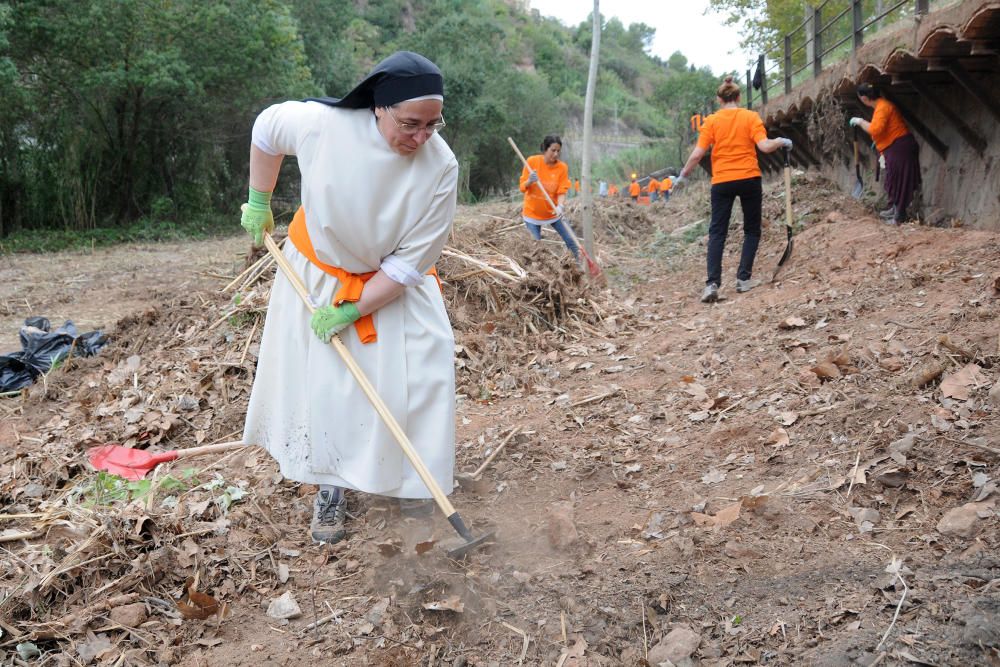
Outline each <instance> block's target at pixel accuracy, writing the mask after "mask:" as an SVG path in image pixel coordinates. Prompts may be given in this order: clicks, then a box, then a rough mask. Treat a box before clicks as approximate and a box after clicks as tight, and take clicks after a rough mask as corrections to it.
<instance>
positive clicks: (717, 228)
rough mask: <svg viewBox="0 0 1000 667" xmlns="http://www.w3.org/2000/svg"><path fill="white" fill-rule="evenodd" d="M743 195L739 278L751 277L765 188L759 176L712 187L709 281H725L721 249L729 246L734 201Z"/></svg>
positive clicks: (709, 229) (741, 202)
mask: <svg viewBox="0 0 1000 667" xmlns="http://www.w3.org/2000/svg"><path fill="white" fill-rule="evenodd" d="M737 197H739V198H740V207H741V208H742V209H743V252H742V253H741V255H740V268H739V270H738V271H737V273H736V277H737V278H739V279H740V280H750V276H751V275H752V274H753V260H754V257H756V256H757V246H758V245H760V207H761V200H762V199H763V190H762V189H761V185H760V177H759V176H758V177H756V178H744V179H742V180H739V181H729V182H727V183H717V184H715V185H713V186H712V222H711V224H710V225H709V227H708V280H706V281H705V282H706V284H708V283H715V284H716V285H721V284H722V251H723V250H724V249H725V247H726V235H727V234H728V233H729V219H730V218H731V217H732V215H733V202H735V201H736V198H737Z"/></svg>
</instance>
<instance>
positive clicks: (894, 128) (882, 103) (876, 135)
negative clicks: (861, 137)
mask: <svg viewBox="0 0 1000 667" xmlns="http://www.w3.org/2000/svg"><path fill="white" fill-rule="evenodd" d="M868 129H869V133H870V134H871V135H872V141H874V142H875V148H877V149H878V150H879V152H880V153H882V152H884V151H885V149H887V148H888V147H889V146H892V142H894V141H896V139H899V138H900V137H905V136H906V135H907V134H909V133H910V129H909V128H908V127H906V121H905V120H903V114H901V113H899V109H897V108H896V105H895V104H893V103H892V102H890V101H889V100H884V99H882V98H879V99H877V100H875V113H874V114H872V122H871V125H869V126H868Z"/></svg>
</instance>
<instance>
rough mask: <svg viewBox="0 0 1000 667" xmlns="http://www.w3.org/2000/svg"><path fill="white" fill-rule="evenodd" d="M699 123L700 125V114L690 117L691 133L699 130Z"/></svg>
mask: <svg viewBox="0 0 1000 667" xmlns="http://www.w3.org/2000/svg"><path fill="white" fill-rule="evenodd" d="M701 123H702V118H701V114H698V113H696V114H695V115H693V116H691V131H692V132H698V131H699V130H701Z"/></svg>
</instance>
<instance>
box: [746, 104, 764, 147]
mask: <svg viewBox="0 0 1000 667" xmlns="http://www.w3.org/2000/svg"><path fill="white" fill-rule="evenodd" d="M750 113H751V114H753V118H751V119H750V138H751V139H753V142H754V143H755V144H756V143H757V142H759V141H763V140H764V139H767V128H765V127H764V121H762V120H761V119H760V116H759V115H758V114H757V112H756V111H751V112H750Z"/></svg>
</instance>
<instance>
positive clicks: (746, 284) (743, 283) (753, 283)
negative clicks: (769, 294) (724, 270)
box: [736, 278, 760, 294]
mask: <svg viewBox="0 0 1000 667" xmlns="http://www.w3.org/2000/svg"><path fill="white" fill-rule="evenodd" d="M754 287H760V281H759V280H754V279H753V278H749V279H747V280H740V279H739V278H737V279H736V291H737V292H739V293H740V294H742V293H743V292H749V291H750V290H752V289H753V288H754Z"/></svg>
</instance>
